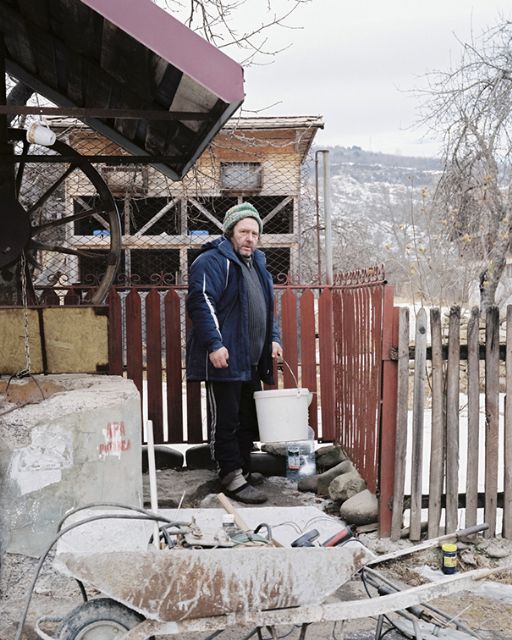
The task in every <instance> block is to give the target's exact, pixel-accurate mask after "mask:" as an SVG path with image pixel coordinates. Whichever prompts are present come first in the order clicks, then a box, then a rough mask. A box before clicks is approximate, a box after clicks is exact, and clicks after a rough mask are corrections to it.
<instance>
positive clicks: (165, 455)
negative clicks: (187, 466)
mask: <svg viewBox="0 0 512 640" xmlns="http://www.w3.org/2000/svg"><path fill="white" fill-rule="evenodd" d="M183 460H184V457H183V454H182V453H181V451H176V449H172V448H171V447H168V446H166V445H163V444H155V466H156V468H157V469H181V467H182V466H183ZM147 471H148V447H147V445H142V473H147Z"/></svg>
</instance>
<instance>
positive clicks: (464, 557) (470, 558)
mask: <svg viewBox="0 0 512 640" xmlns="http://www.w3.org/2000/svg"><path fill="white" fill-rule="evenodd" d="M457 546H458V545H457ZM459 559H460V561H461V562H462V564H464V565H469V566H471V567H478V562H477V560H476V558H475V554H474V553H473V552H472V551H471V550H470V549H463V550H462V551H460V552H459Z"/></svg>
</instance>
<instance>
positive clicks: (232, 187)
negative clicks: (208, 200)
mask: <svg viewBox="0 0 512 640" xmlns="http://www.w3.org/2000/svg"><path fill="white" fill-rule="evenodd" d="M262 186H263V168H262V166H261V163H260V162H221V165H220V188H221V189H223V190H229V191H260V190H261V188H262Z"/></svg>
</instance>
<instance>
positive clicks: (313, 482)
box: [297, 476, 318, 493]
mask: <svg viewBox="0 0 512 640" xmlns="http://www.w3.org/2000/svg"><path fill="white" fill-rule="evenodd" d="M317 488H318V476H304V477H302V478H299V481H298V482H297V489H298V490H299V491H302V492H303V493H304V492H306V491H312V492H313V493H316V491H317Z"/></svg>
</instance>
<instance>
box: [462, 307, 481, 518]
mask: <svg viewBox="0 0 512 640" xmlns="http://www.w3.org/2000/svg"><path fill="white" fill-rule="evenodd" d="M479 333H480V310H479V308H478V307H473V308H472V309H471V317H470V319H469V322H468V437H467V443H468V445H467V447H468V448H467V456H466V465H467V466H466V517H465V520H464V523H465V526H466V527H472V526H473V525H475V524H476V523H477V522H476V520H477V509H478V457H479V433H480V339H479Z"/></svg>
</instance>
